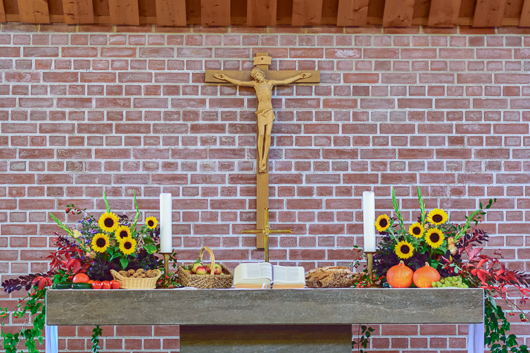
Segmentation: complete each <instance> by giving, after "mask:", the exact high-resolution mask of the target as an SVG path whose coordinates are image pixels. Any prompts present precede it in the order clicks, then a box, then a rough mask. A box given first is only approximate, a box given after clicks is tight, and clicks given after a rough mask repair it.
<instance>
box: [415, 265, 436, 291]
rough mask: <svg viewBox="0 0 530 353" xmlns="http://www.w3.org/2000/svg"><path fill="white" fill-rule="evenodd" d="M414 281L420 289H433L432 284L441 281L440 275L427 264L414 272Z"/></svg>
mask: <svg viewBox="0 0 530 353" xmlns="http://www.w3.org/2000/svg"><path fill="white" fill-rule="evenodd" d="M412 280H413V281H414V284H415V285H416V287H418V288H431V287H432V282H438V281H439V280H440V273H439V272H438V271H437V270H436V269H435V268H432V267H431V266H430V265H429V263H428V262H426V263H425V266H423V267H420V268H418V269H417V270H416V271H415V272H414V275H413V276H412Z"/></svg>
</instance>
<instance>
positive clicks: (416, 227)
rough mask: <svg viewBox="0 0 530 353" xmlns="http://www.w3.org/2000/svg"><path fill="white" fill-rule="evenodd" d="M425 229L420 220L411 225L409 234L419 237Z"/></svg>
mask: <svg viewBox="0 0 530 353" xmlns="http://www.w3.org/2000/svg"><path fill="white" fill-rule="evenodd" d="M424 231H425V229H423V226H422V225H421V223H418V222H416V223H414V224H413V225H411V226H410V227H409V234H410V235H412V236H413V237H415V238H418V239H419V238H421V237H422V236H423V232H424Z"/></svg>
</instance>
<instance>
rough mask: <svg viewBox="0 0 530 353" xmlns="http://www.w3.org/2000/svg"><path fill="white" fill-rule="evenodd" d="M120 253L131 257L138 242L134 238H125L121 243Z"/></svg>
mask: <svg viewBox="0 0 530 353" xmlns="http://www.w3.org/2000/svg"><path fill="white" fill-rule="evenodd" d="M120 251H121V252H122V253H123V254H125V255H131V254H132V253H134V252H135V251H136V240H134V239H133V238H125V239H124V240H123V241H122V242H120Z"/></svg>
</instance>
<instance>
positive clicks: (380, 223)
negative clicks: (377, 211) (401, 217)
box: [375, 214, 390, 232]
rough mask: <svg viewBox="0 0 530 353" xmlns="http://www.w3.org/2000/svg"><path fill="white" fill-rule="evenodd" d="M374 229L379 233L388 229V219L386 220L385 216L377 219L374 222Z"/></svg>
mask: <svg viewBox="0 0 530 353" xmlns="http://www.w3.org/2000/svg"><path fill="white" fill-rule="evenodd" d="M375 227H376V228H377V230H378V231H379V232H384V231H385V230H387V229H388V227H390V218H388V216H387V215H386V214H383V215H381V216H379V217H377V220H376V221H375Z"/></svg>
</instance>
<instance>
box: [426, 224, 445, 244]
mask: <svg viewBox="0 0 530 353" xmlns="http://www.w3.org/2000/svg"><path fill="white" fill-rule="evenodd" d="M444 239H445V237H444V234H443V233H442V231H441V230H440V229H438V228H432V229H429V230H428V231H427V233H426V234H425V241H426V242H427V244H429V245H430V246H431V248H433V249H436V248H439V247H440V245H442V244H443V242H444Z"/></svg>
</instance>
